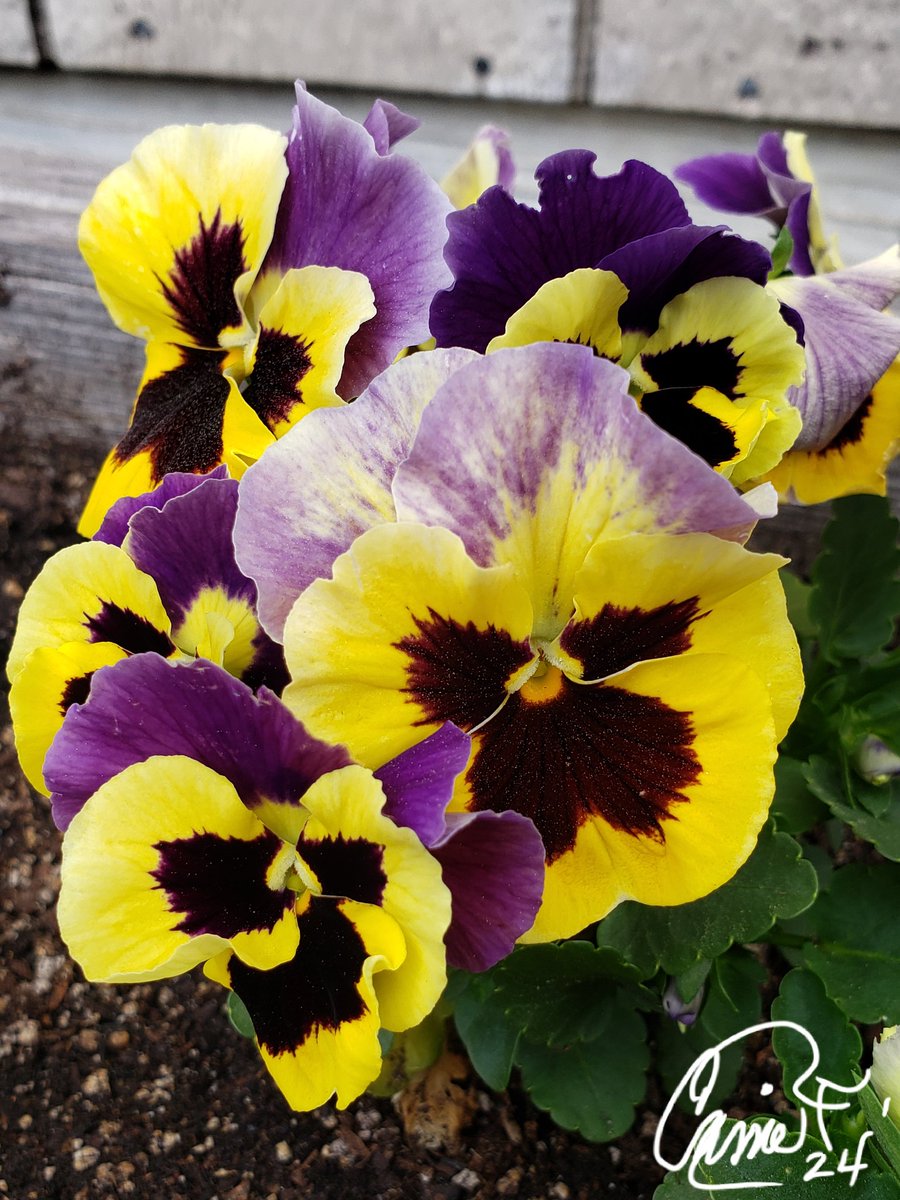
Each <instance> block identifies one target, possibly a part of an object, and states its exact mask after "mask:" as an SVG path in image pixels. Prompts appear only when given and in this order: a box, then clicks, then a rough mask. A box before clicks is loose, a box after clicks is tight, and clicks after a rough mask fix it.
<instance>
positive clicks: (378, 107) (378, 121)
mask: <svg viewBox="0 0 900 1200" xmlns="http://www.w3.org/2000/svg"><path fill="white" fill-rule="evenodd" d="M421 124H422V122H421V121H420V120H418V118H416V117H411V116H410V115H409V113H405V112H403V110H402V109H399V108H398V107H397V105H396V104H391V102H390V100H376V101H375V103H374V104H373V105H372V107H371V108H370V109H369V114H368V116H367V117H366V119H365V120H364V121H363V128H364V129H366V130H368V132H369V134H370V135H371V137H372V141H373V142H374V143H375V149H376V150H377V151H378V153H379V154H382V155H384V154H389V153H390V152H391V149H392V147H393V146H394V145H396V143H397V142H400V141H402V140H403V138H405V137H409V135H410V134H411V133H415V131H416V130H417V129H418V128H419V126H420V125H421Z"/></svg>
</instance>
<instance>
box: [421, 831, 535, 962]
mask: <svg viewBox="0 0 900 1200" xmlns="http://www.w3.org/2000/svg"><path fill="white" fill-rule="evenodd" d="M431 853H432V854H433V855H434V856H435V858H436V859H437V860H438V862H439V863H440V864H441V871H442V872H443V878H444V883H445V884H446V885H447V887H448V888H449V889H450V895H451V896H452V898H453V909H452V917H451V920H450V927H449V929H448V930H447V932H446V934H445V935H444V941H445V943H446V946H447V962H448V963H449V964H450V965H451V966H454V967H461V968H462V969H463V970H465V971H486V970H487V969H488V968H489V967H492V966H493V965H494V963H497V962H499V961H500V960H501V959H502V958H505V957H506V956H507V954H509V953H510V951H511V950H512V948H513V946H514V945H515V943H516V941H517V940H518V938H520V937H521V936H522V934H523V933H527V932H528V930H529V929H530V928H531V926H532V925H533V924H534V918H535V916H536V915H537V911H538V908H539V907H540V903H541V896H542V893H543V890H544V844H543V842H542V841H541V838H540V835H539V834H538V831H537V829H536V828H535V827H534V825H533V824H532V823H531V821H529V820H528V818H527V817H523V816H521V815H520V814H519V813H515V812H504V813H494V812H481V813H465V814H460V813H451V814H450V815H449V816H448V818H447V832H446V836H445V838H444V840H443V841H442V842H441V843H440V844H439V845H437V846H434V847H432V849H431Z"/></svg>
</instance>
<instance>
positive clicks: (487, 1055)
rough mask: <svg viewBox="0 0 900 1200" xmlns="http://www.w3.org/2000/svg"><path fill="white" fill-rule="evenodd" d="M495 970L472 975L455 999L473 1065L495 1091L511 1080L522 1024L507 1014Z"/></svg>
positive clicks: (458, 1027) (459, 1028)
mask: <svg viewBox="0 0 900 1200" xmlns="http://www.w3.org/2000/svg"><path fill="white" fill-rule="evenodd" d="M495 974H496V969H495V970H494V971H490V972H486V973H485V974H484V975H471V976H469V979H468V982H467V984H466V987H465V989H464V990H463V991H461V992H459V993H458V994H457V995H456V998H455V1000H454V1002H453V1019H454V1021H455V1022H456V1030H457V1033H458V1034H459V1036H460V1038H461V1039H462V1042H463V1045H464V1046H465V1048H466V1050H467V1052H468V1055H469V1058H470V1059H471V1062H472V1066H473V1067H474V1068H475V1070H476V1071H477V1072H478V1074H479V1075H480V1076H481V1078H482V1079H483V1080H484V1082H485V1083H486V1084H487V1085H488V1087H489V1088H492V1089H493V1090H494V1091H495V1092H502V1091H503V1089H504V1088H505V1087H506V1085H507V1084H508V1083H509V1076H510V1072H511V1071H512V1065H513V1055H514V1053H515V1049H516V1045H517V1043H518V1041H519V1033H520V1029H521V1026H519V1025H517V1024H516V1023H515V1022H514V1021H512V1020H511V1019H510V1018H509V1017H508V1016H507V1015H506V1011H505V1009H504V1007H503V1002H502V1001H501V999H500V996H499V994H498V993H497V991H496V988H495V986H494V978H493V977H494V975H495Z"/></svg>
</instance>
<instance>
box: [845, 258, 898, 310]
mask: <svg viewBox="0 0 900 1200" xmlns="http://www.w3.org/2000/svg"><path fill="white" fill-rule="evenodd" d="M828 282H829V283H830V284H832V285H833V286H834V287H836V288H840V290H841V291H842V292H843V293H844V294H845V295H847V296H852V297H853V299H854V300H859V301H860V303H861V304H867V305H868V306H869V308H887V306H888V305H889V304H892V303H893V302H894V300H896V299H897V296H898V295H900V251H898V247H897V246H891V248H890V249H889V250H885V252H884V254H880V255H879V256H878V257H877V258H870V259H868V260H867V261H866V262H863V263H859V264H858V265H857V266H855V267H842V268H841V269H840V270H839V271H832V272H831V273H830V274H829V275H828Z"/></svg>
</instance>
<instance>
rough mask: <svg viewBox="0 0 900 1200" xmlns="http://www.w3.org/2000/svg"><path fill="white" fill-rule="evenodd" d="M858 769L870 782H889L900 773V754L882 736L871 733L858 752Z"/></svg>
mask: <svg viewBox="0 0 900 1200" xmlns="http://www.w3.org/2000/svg"><path fill="white" fill-rule="evenodd" d="M856 769H857V771H858V772H859V773H860V775H862V777H863V779H865V780H866V781H867V782H868V783H874V784H879V785H880V784H884V783H889V782H890V781H891V780H892V779H893V778H894V776H895V775H900V755H897V754H895V753H894V751H893V750H892V749H891V748H890V746H887V745H885V743H884V742H883V741H882V740H881V738H880V737H876V736H875V735H874V734H869V736H868V737H867V738H865V739H864V740H863V742H862V744H861V745H860V747H859V749H858V750H857V752H856Z"/></svg>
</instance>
